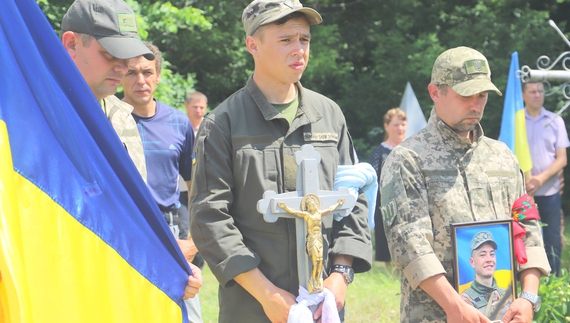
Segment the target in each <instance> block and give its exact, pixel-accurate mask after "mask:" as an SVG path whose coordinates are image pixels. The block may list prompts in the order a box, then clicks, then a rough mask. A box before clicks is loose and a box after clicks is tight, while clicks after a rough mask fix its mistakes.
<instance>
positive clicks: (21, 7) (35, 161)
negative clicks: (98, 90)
mask: <svg viewBox="0 0 570 323" xmlns="http://www.w3.org/2000/svg"><path fill="white" fill-rule="evenodd" d="M0 27H1V29H0V60H1V62H2V73H0V84H2V86H0V321H1V322H9V323H16V322H47V321H50V322H185V321H187V319H186V307H185V306H184V303H183V301H182V296H183V293H184V287H185V286H186V283H187V281H188V274H189V273H190V268H189V266H188V263H187V262H186V260H185V259H184V257H183V255H182V253H181V252H180V249H179V248H178V246H177V244H176V241H175V239H174V237H173V235H172V234H171V233H170V230H169V228H168V225H167V224H166V221H164V219H163V218H162V214H161V213H160V210H159V209H158V207H157V205H156V203H155V202H154V199H153V198H152V196H151V194H150V192H149V191H148V189H147V187H146V185H145V183H144V181H143V179H142V177H141V176H140V175H139V173H138V172H137V170H136V168H135V166H134V164H133V162H132V161H131V160H130V158H129V156H128V154H127V152H126V151H125V148H124V147H123V145H122V144H121V142H120V140H119V138H118V137H117V135H116V133H115V132H114V130H113V128H112V127H111V125H110V123H109V121H108V120H107V118H106V116H105V115H104V113H103V111H102V109H101V106H100V105H99V104H98V102H97V101H96V100H95V97H94V96H93V94H92V93H91V91H90V89H89V88H88V86H87V84H86V83H85V81H84V80H83V78H82V76H81V74H80V73H79V72H78V70H77V68H76V67H75V64H74V63H73V62H72V60H71V59H70V57H69V55H68V54H67V52H66V51H65V50H64V48H63V46H62V45H61V43H60V41H59V39H58V37H57V35H56V33H55V32H54V31H53V29H52V28H51V26H50V25H49V23H48V21H47V20H46V18H45V17H44V15H43V13H42V12H41V10H40V8H39V7H38V5H37V4H36V3H35V2H34V0H5V1H3V2H2V9H1V10H0Z"/></svg>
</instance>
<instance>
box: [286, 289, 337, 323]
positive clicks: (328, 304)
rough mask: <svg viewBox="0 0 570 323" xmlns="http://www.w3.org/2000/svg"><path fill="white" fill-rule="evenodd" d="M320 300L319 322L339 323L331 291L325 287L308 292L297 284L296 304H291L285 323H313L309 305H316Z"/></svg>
mask: <svg viewBox="0 0 570 323" xmlns="http://www.w3.org/2000/svg"><path fill="white" fill-rule="evenodd" d="M323 300H324V302H323ZM321 302H323V312H322V315H321V322H322V323H340V317H339V316H338V310H337V308H336V302H335V300H334V295H333V293H331V292H330V291H329V290H328V289H326V288H325V289H324V290H323V291H322V292H320V293H314V294H309V291H307V289H305V288H304V287H303V286H299V296H297V304H295V305H293V306H291V309H290V310H289V317H288V318H287V323H313V322H314V321H313V313H311V310H310V309H309V306H312V305H318V304H320V303H321Z"/></svg>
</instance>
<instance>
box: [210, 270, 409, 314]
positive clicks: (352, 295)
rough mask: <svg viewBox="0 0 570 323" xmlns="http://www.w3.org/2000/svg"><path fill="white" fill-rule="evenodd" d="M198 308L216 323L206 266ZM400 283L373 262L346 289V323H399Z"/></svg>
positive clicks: (214, 286)
mask: <svg viewBox="0 0 570 323" xmlns="http://www.w3.org/2000/svg"><path fill="white" fill-rule="evenodd" d="M203 276H204V285H203V286H202V288H201V289H200V305H201V307H202V318H203V321H204V323H215V322H217V321H218V310H219V307H218V282H217V281H216V278H215V277H214V275H213V274H212V272H211V271H210V268H208V267H207V266H205V267H204V269H203ZM399 293H400V280H399V279H398V278H397V276H396V274H394V275H392V273H390V271H389V270H388V269H386V268H385V267H384V264H383V263H380V262H374V265H373V267H372V270H370V271H369V272H367V273H363V274H357V275H356V276H355V279H354V282H353V283H352V284H351V285H350V287H349V289H348V294H347V299H346V313H345V323H368V322H374V323H377V322H398V321H399V320H400V319H399V317H400V315H399V313H400V295H399Z"/></svg>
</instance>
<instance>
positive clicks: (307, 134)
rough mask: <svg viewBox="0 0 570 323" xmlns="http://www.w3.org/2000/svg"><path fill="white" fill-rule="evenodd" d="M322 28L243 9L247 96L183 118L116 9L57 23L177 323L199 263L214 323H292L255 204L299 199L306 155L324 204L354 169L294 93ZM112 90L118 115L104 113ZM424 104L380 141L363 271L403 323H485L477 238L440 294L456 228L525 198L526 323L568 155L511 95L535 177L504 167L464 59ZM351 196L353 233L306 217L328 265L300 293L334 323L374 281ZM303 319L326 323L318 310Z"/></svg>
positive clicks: (146, 49)
mask: <svg viewBox="0 0 570 323" xmlns="http://www.w3.org/2000/svg"><path fill="white" fill-rule="evenodd" d="M321 22H322V17H321V15H320V14H319V13H318V12H317V11H316V10H314V9H311V8H309V7H304V6H303V5H302V4H301V3H300V2H299V1H298V0H254V1H252V2H251V3H250V4H249V5H248V6H247V7H246V8H245V9H244V11H243V14H242V23H243V26H244V30H245V47H246V50H247V51H248V52H249V54H251V56H252V58H253V61H254V66H255V67H254V71H253V74H252V75H251V76H250V77H249V79H248V81H247V84H245V86H244V87H243V88H241V89H240V90H238V91H237V92H236V93H234V94H233V95H232V96H230V97H229V98H227V99H226V100H225V101H224V102H222V103H221V104H220V105H219V106H217V107H216V108H215V109H214V110H212V112H210V113H209V114H206V110H207V104H208V102H207V97H206V95H204V94H203V93H200V92H192V93H189V94H188V96H187V97H186V103H185V107H186V110H187V114H184V113H183V112H181V111H179V110H177V109H175V108H173V107H170V106H168V105H166V104H164V103H162V102H159V101H157V100H156V99H155V97H154V93H155V91H156V87H157V84H158V83H159V82H160V80H161V65H162V56H161V53H160V50H159V49H158V48H157V46H156V45H154V44H151V43H148V42H142V41H141V40H140V38H139V36H138V35H137V29H136V17H135V15H134V12H133V10H132V9H131V8H130V7H129V5H128V4H127V3H125V2H124V1H123V0H99V1H92V0H75V1H74V3H73V4H72V5H71V6H70V8H69V10H68V12H67V14H66V15H65V16H64V18H63V21H62V23H61V28H62V29H61V33H60V38H61V42H62V44H63V46H64V48H65V49H66V50H67V52H68V54H69V55H70V57H71V58H72V60H73V61H74V63H75V64H76V66H77V68H78V69H79V71H80V72H81V74H82V75H83V77H84V79H85V81H86V83H87V84H88V86H89V88H90V89H91V91H92V93H93V95H94V96H95V98H96V99H97V100H98V101H99V103H100V105H101V108H102V112H103V113H104V114H105V115H106V116H107V118H108V120H109V122H110V123H111V124H112V125H113V128H114V129H115V131H116V133H117V135H118V137H119V138H120V139H121V141H122V142H123V144H124V147H125V148H126V150H127V152H128V153H129V155H130V157H131V158H132V160H133V163H134V165H135V166H136V167H137V169H138V170H139V172H140V175H141V176H142V177H143V179H144V180H145V182H146V184H147V186H148V189H149V190H150V192H151V193H152V196H153V197H154V199H155V201H156V203H157V205H158V206H159V208H160V210H161V212H162V214H163V216H164V220H165V221H166V222H167V223H168V225H169V227H170V228H171V230H172V234H173V235H174V237H175V238H176V241H177V242H178V245H179V247H180V249H181V251H182V254H183V255H184V257H185V258H186V260H187V261H188V263H189V264H190V266H191V269H192V274H191V275H190V276H189V277H188V284H187V286H186V287H185V293H184V298H185V299H186V301H185V304H186V308H187V312H188V320H189V322H202V318H201V313H200V302H199V299H198V292H199V289H200V287H201V285H202V283H203V282H202V276H201V269H200V268H201V266H202V265H203V264H204V262H205V263H207V264H208V265H209V267H210V268H211V270H212V272H213V274H214V276H215V277H216V279H217V280H218V282H219V286H220V288H219V291H218V299H219V318H218V321H219V322H236V321H239V322H287V321H288V316H289V312H290V309H291V307H292V306H293V305H295V304H296V303H297V296H298V295H299V274H298V271H297V261H298V260H297V259H298V258H297V257H298V255H297V249H296V244H295V241H296V240H295V236H296V229H295V221H294V219H285V218H282V219H279V220H278V221H276V222H275V223H268V222H265V221H263V220H262V217H261V215H260V214H259V212H258V211H257V209H256V206H257V202H258V200H259V199H261V197H262V196H263V195H264V193H265V192H267V191H273V192H277V193H286V192H292V191H295V190H296V189H297V185H298V179H297V167H298V166H297V163H296V162H295V153H296V152H298V151H299V150H300V149H301V146H303V145H306V144H310V145H312V146H313V147H314V148H315V150H316V151H317V152H318V153H319V154H320V156H321V159H320V162H318V164H317V166H316V167H317V169H318V172H319V174H320V175H321V176H320V177H319V183H318V185H319V187H320V189H322V190H334V187H335V174H336V173H337V169H338V168H339V166H344V165H353V164H356V163H358V158H357V156H356V153H355V149H354V145H353V142H352V139H351V137H350V135H349V130H348V127H347V124H346V121H345V118H344V115H343V113H342V110H341V109H340V107H339V106H338V105H337V104H336V103H335V102H334V101H333V100H331V99H329V98H327V97H325V96H323V95H321V94H319V93H317V92H314V91H312V90H310V89H307V88H305V87H303V86H302V85H301V82H300V80H301V77H302V75H303V72H304V71H305V69H306V68H307V65H308V63H309V58H310V55H309V53H310V43H311V37H312V35H311V27H312V26H314V25H318V24H320V23H321ZM133 26H134V27H133ZM120 85H122V87H123V89H124V98H123V99H122V100H120V99H119V98H117V97H116V96H115V95H114V94H115V92H116V90H117V87H118V86H120ZM427 89H428V92H429V95H430V97H431V99H432V101H433V103H434V108H433V109H432V111H431V115H430V118H429V122H428V124H427V126H426V127H425V128H424V129H422V130H421V131H419V132H418V133H416V134H415V135H413V136H411V137H410V138H407V139H406V138H405V133H406V114H405V113H404V111H403V110H401V109H400V108H394V109H391V110H389V111H388V112H387V113H386V115H385V116H384V129H385V138H384V141H383V142H382V143H381V144H380V145H378V147H376V148H375V149H374V150H372V153H371V157H370V164H371V165H372V167H373V168H374V169H375V170H376V172H377V175H378V183H379V194H378V199H377V208H376V209H375V210H374V212H375V216H374V218H375V223H376V227H375V230H374V242H375V257H374V259H375V260H376V261H382V262H385V263H386V264H387V265H389V266H392V265H393V266H394V267H395V269H396V270H398V272H399V273H400V274H401V276H400V277H401V278H400V282H401V308H400V320H401V322H434V323H435V322H445V321H447V322H454V323H455V322H490V320H489V318H488V317H487V315H488V312H485V310H484V309H488V307H487V304H490V303H494V302H496V301H497V298H498V297H500V294H501V293H502V291H501V290H500V289H499V288H498V287H497V283H496V280H495V278H494V277H493V273H492V272H491V274H490V275H489V273H488V272H487V271H490V270H491V269H493V272H494V267H493V268H491V267H492V266H494V265H491V264H492V263H494V261H495V260H494V259H495V258H494V252H495V250H496V249H497V248H498V247H502V246H497V243H495V241H494V240H493V237H492V235H491V234H490V233H489V232H486V231H483V232H480V233H478V234H477V235H475V236H474V237H473V241H472V243H471V249H470V254H471V263H472V266H473V268H474V269H475V272H476V276H475V279H474V281H473V283H472V285H471V287H470V288H469V289H468V290H466V291H465V292H463V293H459V291H458V290H457V289H456V288H455V286H454V285H453V277H454V275H455V274H457V273H456V272H455V271H456V268H455V266H454V261H456V259H454V254H453V252H452V240H451V239H452V238H451V226H452V224H455V223H465V222H472V223H477V222H482V221H491V220H500V219H509V218H510V217H511V207H512V204H513V202H514V201H515V200H516V199H517V198H519V197H521V196H523V195H524V194H525V193H528V194H529V195H531V196H533V197H534V199H535V201H536V203H537V204H538V208H539V212H540V216H541V218H542V221H543V222H544V223H547V224H548V225H547V226H546V227H544V228H541V226H540V223H539V221H536V220H529V221H525V222H524V226H525V228H526V232H527V233H526V237H525V238H524V239H523V241H524V245H525V249H526V254H527V255H528V259H529V260H528V262H527V263H525V264H517V270H516V271H517V273H518V276H517V279H518V280H519V281H520V286H521V290H522V292H521V293H520V295H518V297H517V298H516V299H514V300H512V301H510V302H509V303H508V306H506V307H504V311H503V312H502V313H501V317H502V319H503V322H510V321H513V322H531V321H532V317H533V312H535V311H537V310H538V308H539V307H540V298H539V297H538V287H539V280H540V278H541V277H544V276H547V275H549V274H550V272H551V269H552V271H553V272H554V273H559V271H560V256H561V236H560V223H561V218H560V214H561V212H560V210H561V203H560V194H559V191H560V189H561V185H560V179H559V176H558V175H559V174H560V172H561V170H562V168H563V167H564V166H565V165H566V148H567V147H568V146H570V141H569V140H568V135H567V133H566V127H565V125H564V121H563V120H562V119H561V118H560V117H559V116H557V115H555V114H553V113H551V112H549V111H547V110H546V109H544V107H543V103H544V90H543V88H542V85H541V84H540V83H531V84H525V85H524V92H523V95H524V101H525V108H526V121H527V134H528V139H529V143H530V148H531V153H532V157H533V165H534V166H533V169H532V171H531V174H523V173H522V172H521V170H520V167H519V164H518V161H517V159H516V157H515V156H514V154H513V153H512V152H511V151H510V150H509V149H508V148H507V147H506V146H505V145H504V144H502V143H500V142H498V141H496V140H493V139H490V138H488V137H486V136H485V135H484V132H483V129H482V127H481V125H480V120H481V118H482V116H483V113H484V109H485V105H486V103H487V100H488V98H489V96H490V95H489V93H496V94H498V95H502V94H501V92H500V91H499V89H498V88H497V87H496V86H495V85H494V84H493V82H492V81H491V67H490V66H489V63H488V61H487V58H486V57H485V56H483V55H482V54H481V53H480V52H478V51H476V50H474V49H472V48H469V47H457V48H452V49H449V50H446V51H444V52H443V53H441V55H440V56H439V57H437V59H436V60H435V62H434V66H433V70H432V74H431V82H430V83H429V84H428V86H427ZM405 139H406V140H405ZM359 193H360V194H359V195H358V199H357V203H356V206H355V207H354V209H353V211H352V213H351V214H350V216H348V217H344V218H342V219H340V220H333V217H324V216H323V217H322V218H321V216H320V213H319V221H318V224H319V228H318V230H314V232H317V233H318V236H319V237H317V238H318V239H317V238H315V239H317V240H319V241H320V243H321V245H320V246H321V247H322V248H324V250H321V251H320V252H321V254H318V250H317V249H318V248H315V246H313V249H311V252H312V253H311V258H314V259H318V264H319V267H318V270H316V272H313V273H312V276H313V278H315V280H316V278H318V277H317V276H321V275H322V276H323V278H324V280H323V287H324V289H326V290H327V291H328V292H330V293H331V295H333V296H334V304H335V305H336V308H335V309H334V311H335V312H336V311H338V321H343V316H344V312H343V309H344V306H345V301H346V299H347V295H348V286H349V284H350V283H351V282H352V280H353V279H354V276H353V274H354V273H361V272H366V271H368V270H370V268H371V266H372V263H373V247H372V245H373V243H372V237H371V230H370V228H369V224H368V206H367V205H368V203H367V200H366V197H365V195H364V194H362V192H359ZM342 201H344V200H343V199H342ZM315 203H316V204H318V201H315ZM340 204H342V202H341V200H338V202H337V204H336V205H337V206H338V205H340ZM371 204H372V203H371ZM280 205H283V206H282V208H284V209H285V210H288V211H287V212H290V213H295V212H297V213H303V214H305V213H307V212H301V211H295V212H293V211H294V210H295V209H300V208H295V207H293V208H289V207H288V206H285V204H280ZM335 207H336V206H335ZM328 210H329V209H327V212H325V213H330V212H332V210H333V209H330V212H329V211H328ZM323 215H324V214H323ZM321 226H322V227H321ZM314 232H313V233H314ZM543 238H544V239H543ZM484 264H487V265H484ZM485 266H486V268H483V267H485ZM321 268H322V269H321ZM487 289H488V290H489V292H488V293H486V294H484V295H483V294H482V292H480V291H483V290H487ZM481 295H483V296H481ZM311 316H312V319H314V320H316V321H320V320H321V319H322V318H323V317H324V314H323V307H322V304H321V305H319V306H318V307H317V308H316V309H314V310H313V311H312V312H311Z"/></svg>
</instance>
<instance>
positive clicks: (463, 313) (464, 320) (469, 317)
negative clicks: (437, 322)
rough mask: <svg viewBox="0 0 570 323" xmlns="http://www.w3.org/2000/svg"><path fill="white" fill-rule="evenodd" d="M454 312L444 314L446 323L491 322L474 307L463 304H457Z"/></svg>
mask: <svg viewBox="0 0 570 323" xmlns="http://www.w3.org/2000/svg"><path fill="white" fill-rule="evenodd" d="M458 305H459V306H458V308H457V310H455V311H450V312H446V313H445V314H446V315H447V323H490V322H491V321H490V320H489V319H488V318H487V317H485V315H483V313H481V311H479V310H478V309H476V308H475V307H473V306H471V305H469V304H467V303H465V302H463V301H462V302H460V303H458Z"/></svg>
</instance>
